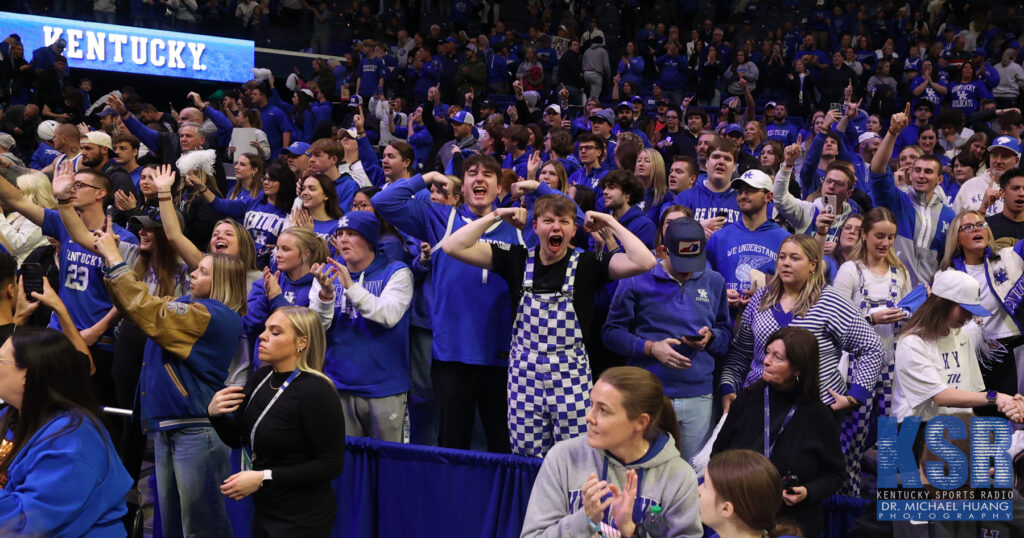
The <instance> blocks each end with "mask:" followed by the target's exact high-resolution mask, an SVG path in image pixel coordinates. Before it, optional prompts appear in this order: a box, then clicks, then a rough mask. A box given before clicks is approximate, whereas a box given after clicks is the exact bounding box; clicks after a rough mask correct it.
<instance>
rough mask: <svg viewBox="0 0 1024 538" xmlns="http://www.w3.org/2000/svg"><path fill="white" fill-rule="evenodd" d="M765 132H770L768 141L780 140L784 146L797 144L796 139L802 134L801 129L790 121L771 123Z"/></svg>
mask: <svg viewBox="0 0 1024 538" xmlns="http://www.w3.org/2000/svg"><path fill="white" fill-rule="evenodd" d="M765 130H766V131H767V132H768V140H778V141H779V142H782V145H783V146H788V145H790V144H796V137H797V135H798V134H799V133H800V129H799V128H797V126H796V125H793V124H792V123H790V122H789V121H785V122H784V123H777V122H772V123H769V124H768V125H767V126H766V127H765Z"/></svg>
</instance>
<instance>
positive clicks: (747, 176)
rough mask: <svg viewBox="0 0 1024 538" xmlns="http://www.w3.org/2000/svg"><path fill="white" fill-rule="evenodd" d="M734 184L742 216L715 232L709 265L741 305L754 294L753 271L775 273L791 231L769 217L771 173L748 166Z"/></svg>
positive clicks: (710, 242)
mask: <svg viewBox="0 0 1024 538" xmlns="http://www.w3.org/2000/svg"><path fill="white" fill-rule="evenodd" d="M730 187H731V189H730V190H732V191H733V192H735V193H736V206H737V207H738V208H739V212H740V214H741V215H742V218H741V219H740V220H737V221H736V222H734V223H732V224H729V225H726V226H723V227H722V229H721V230H719V231H717V232H715V233H713V234H711V237H710V238H709V239H708V246H707V252H708V266H709V267H711V269H713V270H715V271H716V272H718V273H719V274H721V275H722V277H724V278H725V286H726V295H727V296H728V297H729V306H730V307H732V308H739V307H741V306H744V305H746V304H747V302H748V301H749V300H750V296H751V295H753V292H752V291H751V290H750V285H751V279H750V271H751V270H754V269H756V270H758V271H761V272H762V273H765V274H768V275H770V274H774V273H775V261H776V258H777V256H778V252H779V247H780V246H782V241H783V240H784V239H785V238H787V237H789V232H788V231H786V230H785V229H784V228H782V227H780V226H779V225H778V224H776V223H775V221H772V220H769V219H768V208H769V203H770V202H771V201H772V178H771V176H769V175H768V174H766V173H764V172H762V171H760V170H747V171H746V172H745V173H744V174H743V175H742V176H740V177H739V178H737V179H735V180H733V181H732V183H731V185H730Z"/></svg>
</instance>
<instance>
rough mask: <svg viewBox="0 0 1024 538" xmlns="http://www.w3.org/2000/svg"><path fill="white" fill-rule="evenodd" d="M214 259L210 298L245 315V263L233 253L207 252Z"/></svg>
mask: <svg viewBox="0 0 1024 538" xmlns="http://www.w3.org/2000/svg"><path fill="white" fill-rule="evenodd" d="M207 256H209V257H210V259H211V260H212V261H213V271H212V275H211V276H212V278H213V282H212V285H211V286H210V299H213V300H215V301H220V302H222V303H224V306H227V307H228V308H230V309H232V310H234V311H235V312H238V313H239V314H241V315H243V316H244V315H245V312H246V299H247V295H248V294H247V293H246V292H247V290H246V288H245V271H246V269H245V265H243V264H242V260H239V259H238V257H237V256H234V255H232V254H224V253H223V252H214V253H212V254H207Z"/></svg>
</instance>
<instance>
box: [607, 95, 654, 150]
mask: <svg viewBox="0 0 1024 538" xmlns="http://www.w3.org/2000/svg"><path fill="white" fill-rule="evenodd" d="M615 122H616V124H615V127H613V128H612V134H614V135H615V136H616V137H618V136H619V133H624V132H629V133H633V134H635V135H637V136H639V137H640V140H642V141H643V143H644V147H645V148H649V147H651V141H650V140H648V138H647V135H646V134H644V132H643V131H641V130H640V129H637V128H636V127H634V126H633V105H631V104H629V101H623V102H621V103H619V106H618V107H616V109H615Z"/></svg>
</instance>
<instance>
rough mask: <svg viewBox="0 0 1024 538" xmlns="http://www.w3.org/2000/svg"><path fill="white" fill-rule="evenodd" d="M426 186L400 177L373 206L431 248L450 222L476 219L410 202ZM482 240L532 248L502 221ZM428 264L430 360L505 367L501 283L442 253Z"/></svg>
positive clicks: (506, 326)
mask: <svg viewBox="0 0 1024 538" xmlns="http://www.w3.org/2000/svg"><path fill="white" fill-rule="evenodd" d="M426 188H427V186H426V184H425V183H424V182H423V177H422V176H420V175H418V174H417V175H415V176H413V177H410V178H405V179H400V180H398V181H396V182H394V183H392V184H391V186H389V187H388V188H387V189H385V190H383V191H381V192H379V193H377V194H376V195H375V196H374V197H373V200H372V203H373V207H374V209H375V210H376V211H377V213H378V214H379V215H380V216H381V217H382V218H384V219H385V220H387V221H388V222H390V223H391V224H393V225H395V227H397V228H398V229H399V230H400V231H402V232H403V233H407V234H409V235H411V236H413V237H417V238H421V239H423V240H425V241H427V242H428V243H430V244H431V245H437V244H438V243H440V242H441V240H442V239H444V237H445V230H446V229H447V227H448V223H449V221H451V222H452V231H453V232H454V231H455V230H458V229H459V228H461V227H462V226H464V225H465V224H466V223H467V222H472V221H474V220H476V219H477V218H479V217H477V216H476V215H475V214H474V213H473V212H472V211H470V210H469V208H468V207H466V206H461V207H459V208H452V207H449V206H446V205H443V204H438V203H433V202H425V201H423V200H419V199H416V198H413V195H414V194H415V193H416V192H418V191H421V190H424V189H426ZM453 212H455V214H454V216H453V215H452V214H453ZM482 241H485V242H489V243H508V244H520V245H523V246H527V247H529V246H531V245H526V244H524V243H525V241H524V240H523V238H522V234H521V233H520V232H519V230H516V229H515V228H513V227H512V225H510V224H508V223H507V222H504V221H503V222H501V223H500V224H498V226H497V227H495V228H494V229H493V230H491V231H489V232H487V233H485V234H484V236H483V238H482ZM431 265H432V270H431V275H430V276H431V279H432V283H433V288H434V290H435V292H434V296H433V300H432V301H431V305H430V306H431V319H432V321H433V327H434V343H433V350H432V352H433V357H434V360H440V361H447V362H462V363H465V364H476V365H483V366H508V350H509V343H510V342H511V341H512V318H511V309H510V308H509V306H508V305H509V301H510V300H511V299H510V298H509V292H508V284H507V283H506V282H505V280H504V279H502V278H500V277H497V276H495V275H489V274H488V273H489V272H488V271H484V270H482V269H478V268H476V267H473V266H471V265H468V264H465V263H462V262H459V261H456V260H453V259H452V258H450V257H448V256H447V255H446V254H445V253H444V251H442V250H440V249H439V250H437V251H435V252H434V254H433V255H432V256H431Z"/></svg>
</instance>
